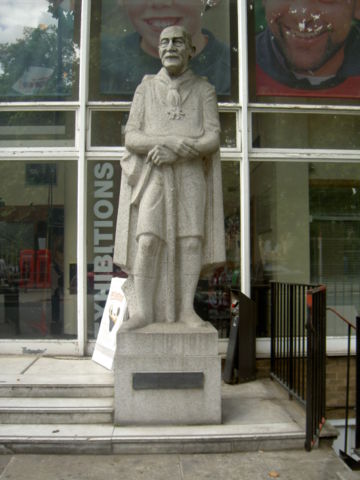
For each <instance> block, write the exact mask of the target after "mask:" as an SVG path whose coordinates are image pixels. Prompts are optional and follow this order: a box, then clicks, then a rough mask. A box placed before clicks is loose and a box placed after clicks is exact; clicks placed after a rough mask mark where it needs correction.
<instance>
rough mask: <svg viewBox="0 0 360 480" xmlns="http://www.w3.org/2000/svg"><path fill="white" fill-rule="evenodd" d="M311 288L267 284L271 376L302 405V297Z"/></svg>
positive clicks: (302, 285) (303, 386) (303, 371)
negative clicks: (269, 307) (269, 290)
mask: <svg viewBox="0 0 360 480" xmlns="http://www.w3.org/2000/svg"><path fill="white" fill-rule="evenodd" d="M311 287H312V286H311V285H304V284H290V283H278V282H272V283H271V376H272V377H273V378H275V379H276V380H277V381H279V382H280V383H281V384H282V385H283V386H284V387H285V388H286V389H287V390H288V391H289V394H290V396H291V397H292V396H294V397H296V398H297V399H298V400H300V401H301V402H302V403H305V387H306V383H305V380H306V313H307V312H306V293H307V291H308V290H309V289H310V288H311Z"/></svg>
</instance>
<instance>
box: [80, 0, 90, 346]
mask: <svg viewBox="0 0 360 480" xmlns="http://www.w3.org/2000/svg"><path fill="white" fill-rule="evenodd" d="M89 33H90V1H88V0H82V3H81V34H80V73H79V101H80V107H79V111H78V120H79V124H78V127H79V128H78V131H77V133H78V146H79V161H78V180H77V183H78V206H77V288H78V289H77V291H78V294H77V325H78V346H79V354H80V355H84V354H85V347H86V340H87V311H86V310H87V309H86V293H87V292H86V288H87V281H86V278H87V260H86V257H87V252H86V214H87V211H86V204H87V180H86V178H87V177H86V134H87V122H86V120H87V112H86V110H87V100H88V71H89V67H88V66H89V41H90V35H89Z"/></svg>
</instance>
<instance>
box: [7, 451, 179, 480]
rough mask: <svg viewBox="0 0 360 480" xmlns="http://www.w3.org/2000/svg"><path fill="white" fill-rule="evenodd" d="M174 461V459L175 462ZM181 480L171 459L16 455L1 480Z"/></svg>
mask: <svg viewBox="0 0 360 480" xmlns="http://www.w3.org/2000/svg"><path fill="white" fill-rule="evenodd" d="M174 457H175V458H174ZM115 478H116V479H121V480H127V479H129V480H130V479H131V480H181V474H180V466H179V460H178V458H177V457H176V456H172V455H156V456H148V455H142V456H135V455H127V456H114V455H92V456H89V455H82V456H72V455H67V456H63V455H44V456H42V455H16V456H15V457H14V459H13V461H12V462H11V464H10V465H8V468H7V469H6V470H5V471H4V472H3V474H2V475H1V476H0V479H1V480H15V479H16V480H25V479H26V480H49V479H53V480H104V479H115Z"/></svg>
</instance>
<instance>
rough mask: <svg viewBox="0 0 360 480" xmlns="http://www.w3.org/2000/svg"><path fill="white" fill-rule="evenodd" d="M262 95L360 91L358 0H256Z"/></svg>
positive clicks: (350, 93) (259, 90)
mask: <svg viewBox="0 0 360 480" xmlns="http://www.w3.org/2000/svg"><path fill="white" fill-rule="evenodd" d="M255 7H256V8H255V23H256V94H257V95H258V96H265V95H272V96H282V95H283V96H311V97H340V98H341V97H343V98H358V97H359V96H360V22H359V18H360V2H359V0H256V4H255Z"/></svg>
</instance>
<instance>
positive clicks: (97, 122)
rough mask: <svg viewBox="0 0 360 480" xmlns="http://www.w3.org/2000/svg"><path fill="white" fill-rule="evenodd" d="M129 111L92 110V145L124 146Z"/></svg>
mask: <svg viewBox="0 0 360 480" xmlns="http://www.w3.org/2000/svg"><path fill="white" fill-rule="evenodd" d="M128 117H129V113H128V112H91V146H92V147H123V146H124V145H125V125H126V122H127V120H128Z"/></svg>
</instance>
